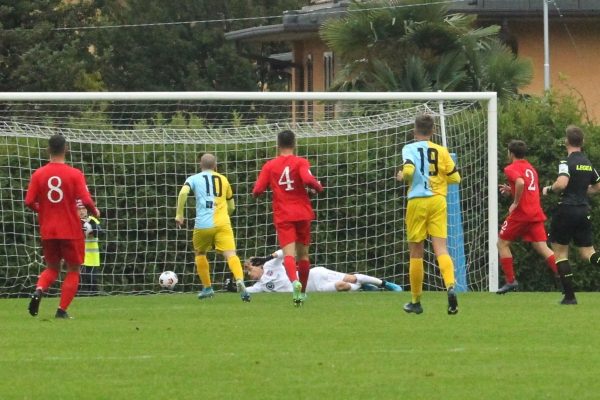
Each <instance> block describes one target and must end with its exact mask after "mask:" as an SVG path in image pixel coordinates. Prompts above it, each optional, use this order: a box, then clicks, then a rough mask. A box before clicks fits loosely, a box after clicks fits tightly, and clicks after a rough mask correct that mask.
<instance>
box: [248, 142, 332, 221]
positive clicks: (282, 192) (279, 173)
mask: <svg viewBox="0 0 600 400" xmlns="http://www.w3.org/2000/svg"><path fill="white" fill-rule="evenodd" d="M305 186H310V187H312V188H313V189H315V190H316V191H317V192H322V191H323V186H321V184H320V183H319V182H318V181H317V180H316V179H315V177H314V176H313V175H312V174H311V173H310V164H309V162H308V160H307V159H305V158H302V157H298V156H295V155H293V154H290V155H285V156H279V157H277V158H274V159H272V160H270V161H268V162H267V163H266V164H265V165H263V167H262V169H261V171H260V174H259V175H258V179H257V180H256V183H255V184H254V189H253V190H252V195H253V196H254V197H257V196H260V195H261V194H263V193H264V192H265V190H267V188H268V187H271V190H272V191H273V220H274V222H275V224H278V223H281V222H293V221H307V220H308V221H311V220H313V219H315V213H314V211H313V208H312V205H311V203H310V198H309V197H308V193H307V192H306V188H305Z"/></svg>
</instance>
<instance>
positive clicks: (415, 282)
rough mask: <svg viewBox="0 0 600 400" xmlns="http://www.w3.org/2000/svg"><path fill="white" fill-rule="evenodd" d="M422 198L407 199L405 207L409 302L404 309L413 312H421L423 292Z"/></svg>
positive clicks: (425, 220)
mask: <svg viewBox="0 0 600 400" xmlns="http://www.w3.org/2000/svg"><path fill="white" fill-rule="evenodd" d="M422 200H423V199H411V200H409V201H408V206H407V208H406V232H407V239H408V249H409V252H410V260H409V268H408V274H409V280H410V293H411V302H410V303H406V304H405V305H404V311H406V312H409V313H415V314H420V313H422V312H423V308H422V307H421V294H422V293H423V278H424V270H423V254H424V241H425V239H426V238H427V227H426V222H427V210H426V207H422V206H421V202H422Z"/></svg>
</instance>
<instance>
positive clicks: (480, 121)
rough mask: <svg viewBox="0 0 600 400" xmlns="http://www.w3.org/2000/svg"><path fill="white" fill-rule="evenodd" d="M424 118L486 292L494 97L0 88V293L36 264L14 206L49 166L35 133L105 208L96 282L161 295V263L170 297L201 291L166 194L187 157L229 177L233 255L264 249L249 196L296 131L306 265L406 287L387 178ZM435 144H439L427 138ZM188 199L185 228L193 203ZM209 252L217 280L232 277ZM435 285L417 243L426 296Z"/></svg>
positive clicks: (492, 258) (431, 263)
mask: <svg viewBox="0 0 600 400" xmlns="http://www.w3.org/2000/svg"><path fill="white" fill-rule="evenodd" d="M442 101H443V109H442V108H440V105H441V102H442ZM308 104H310V105H311V107H308ZM325 105H327V107H325ZM309 108H310V112H308V111H307V110H308V109H309ZM423 112H427V113H431V114H432V115H434V116H435V117H436V121H437V126H438V129H437V131H438V134H439V132H440V131H442V132H444V140H445V141H446V142H447V146H448V148H449V150H450V151H451V152H452V153H455V154H456V161H457V164H458V167H459V169H460V170H461V175H463V182H462V183H461V185H460V187H459V188H457V189H453V190H456V192H455V194H456V199H457V200H456V210H458V211H457V213H458V217H459V218H456V215H455V217H453V218H450V220H449V223H450V224H458V225H457V226H456V227H455V228H456V229H453V228H451V229H450V232H451V234H452V235H462V238H461V239H460V240H456V241H455V242H456V243H459V245H458V246H459V247H461V248H459V249H458V253H456V254H461V253H462V254H463V256H462V257H464V258H463V261H461V262H460V264H461V265H462V266H461V268H463V271H462V272H459V273H460V276H461V277H459V283H461V284H464V288H465V289H467V290H489V291H495V290H497V287H498V258H497V250H496V236H497V228H498V215H497V213H498V196H497V182H498V177H497V168H498V167H497V162H498V160H497V100H496V94H495V93H488V92H481V93H480V92H474V93H469V92H466V93H444V92H436V93H431V92H420V93H400V92H378V93H364V92H362V93H359V92H344V93H340V92H323V93H320V92H310V93H306V92H120V93H118V92H93V93H92V92H62V93H60V92H54V93H52V92H44V93H38V92H36V93H28V92H20V93H6V92H5V93H0V167H1V170H2V172H0V180H1V181H2V182H3V184H2V187H1V188H0V225H1V226H0V228H2V230H3V232H4V239H3V242H2V243H0V263H1V264H0V296H20V295H24V294H27V293H29V292H30V291H31V289H32V287H33V285H34V284H35V280H36V277H37V275H38V274H39V272H40V271H41V269H42V268H43V260H42V257H41V248H40V243H39V237H38V236H39V232H38V229H37V222H36V217H35V215H33V213H32V212H30V211H29V210H26V209H25V208H24V205H23V198H24V193H25V190H26V188H27V184H28V181H29V178H30V176H31V173H32V172H33V171H34V170H35V169H36V168H38V167H39V166H41V165H43V164H44V163H45V162H46V161H47V156H46V153H45V147H46V146H47V139H48V138H49V137H50V136H51V135H52V134H56V133H59V134H63V135H65V137H66V138H67V140H68V142H69V146H70V156H69V158H68V162H69V163H71V164H72V165H74V166H75V167H77V168H80V169H82V170H83V172H84V173H85V175H86V177H87V179H88V186H89V187H90V191H91V193H92V195H93V196H94V197H95V199H96V201H97V203H98V207H99V208H100V210H101V211H102V212H103V218H102V219H101V222H102V224H103V226H104V228H105V233H104V235H103V236H101V237H100V247H101V255H102V259H103V261H102V266H101V276H102V278H101V286H102V288H103V290H104V291H106V292H108V293H153V292H157V291H159V290H160V288H159V286H158V276H159V275H160V272H162V271H164V270H174V271H175V272H176V273H177V274H178V275H179V282H180V283H179V285H178V286H177V287H176V289H175V290H177V291H192V290H198V289H199V283H198V278H197V277H196V275H195V268H194V261H193V249H192V246H191V227H192V226H193V225H192V223H191V222H190V224H188V229H182V230H177V229H176V227H175V223H174V213H175V204H176V199H177V192H178V190H179V188H180V187H181V185H182V184H183V182H184V180H185V178H186V177H187V176H189V175H192V174H194V173H196V172H197V171H198V167H197V163H196V156H197V154H198V153H203V152H212V153H214V154H215V155H216V156H217V159H218V168H219V171H220V172H221V173H223V174H224V175H226V176H227V177H228V178H229V180H230V181H231V183H232V186H233V189H234V196H235V201H236V212H235V214H234V215H233V217H232V224H233V226H234V231H235V235H236V241H237V246H238V249H239V253H240V257H241V258H245V257H248V256H252V255H264V254H269V253H271V252H272V251H273V250H274V249H275V246H276V240H275V234H274V228H273V227H272V216H271V212H270V206H269V198H268V197H267V198H265V199H260V200H258V201H257V200H254V199H252V198H251V196H250V191H251V189H252V185H253V183H254V181H255V179H256V176H257V174H258V171H259V170H260V167H261V166H262V164H264V162H266V160H268V159H269V158H272V157H273V156H275V138H276V134H277V132H279V131H280V130H283V129H292V130H294V131H295V132H296V133H297V136H298V153H299V154H300V155H302V156H305V157H307V158H308V159H309V160H310V162H311V164H312V170H313V173H314V174H315V175H316V176H317V177H318V178H319V179H322V180H323V182H324V184H325V187H326V191H325V193H324V194H323V196H319V197H317V198H316V199H315V200H314V205H315V209H316V212H317V221H316V222H315V224H314V225H313V233H314V235H313V245H312V247H311V250H312V251H311V253H312V254H313V256H312V260H313V265H319V266H326V267H329V268H332V269H336V270H338V271H341V272H361V273H367V274H371V275H375V276H378V277H380V278H385V279H390V280H394V281H396V282H397V283H399V284H401V285H403V286H407V285H408V248H407V245H406V238H405V227H404V212H405V207H406V196H405V195H406V186H405V185H403V184H399V183H398V182H396V181H395V179H394V175H395V172H396V171H397V170H398V168H399V167H400V165H401V162H402V160H401V158H402V157H401V149H402V146H403V145H404V144H406V143H409V142H410V140H411V131H412V127H413V124H414V117H415V116H416V115H418V114H419V113H423ZM442 125H443V126H442ZM434 141H439V142H440V143H441V142H442V140H441V138H440V136H438V135H436V137H435V138H434ZM452 196H454V194H452ZM188 203H189V204H188V207H187V210H186V214H187V215H186V217H187V219H188V221H189V220H191V219H193V214H194V210H193V200H189V201H188ZM449 203H450V200H449ZM449 207H454V206H450V205H449ZM449 212H452V210H451V209H449ZM454 232H458V233H454ZM453 239H456V238H454V237H452V238H450V239H449V242H452V241H453ZM211 257H212V258H211V259H210V260H211V269H212V270H213V276H214V281H215V282H216V283H217V284H220V283H221V282H222V281H223V280H224V279H225V278H226V277H227V276H228V271H227V269H226V267H225V263H224V262H223V261H222V260H221V259H219V258H215V257H214V256H211ZM453 257H454V258H457V257H460V256H457V255H455V253H453ZM461 279H462V280H461ZM442 287H443V284H442V282H441V279H440V278H439V274H437V272H436V268H435V259H434V257H433V256H432V253H431V251H430V250H428V251H427V254H426V279H425V288H426V289H429V290H436V289H441V288H442Z"/></svg>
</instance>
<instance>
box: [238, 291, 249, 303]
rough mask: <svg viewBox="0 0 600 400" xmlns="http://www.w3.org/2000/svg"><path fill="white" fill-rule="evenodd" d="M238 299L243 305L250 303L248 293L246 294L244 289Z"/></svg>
mask: <svg viewBox="0 0 600 400" xmlns="http://www.w3.org/2000/svg"><path fill="white" fill-rule="evenodd" d="M240 297H241V298H242V301H243V302H244V303H250V293H248V292H247V291H246V290H245V289H244V291H243V292H242V293H241V294H240Z"/></svg>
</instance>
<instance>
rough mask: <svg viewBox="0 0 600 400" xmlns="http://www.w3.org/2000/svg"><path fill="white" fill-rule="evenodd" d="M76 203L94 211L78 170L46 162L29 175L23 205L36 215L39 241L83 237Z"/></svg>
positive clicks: (94, 208)
mask: <svg viewBox="0 0 600 400" xmlns="http://www.w3.org/2000/svg"><path fill="white" fill-rule="evenodd" d="M77 200H81V202H82V203H83V204H84V205H85V206H86V208H87V209H88V210H92V211H93V210H96V206H95V204H94V201H93V200H92V197H91V196H90V193H89V191H88V188H87V185H86V184H85V177H84V176H83V172H81V171H80V170H78V169H77V168H73V167H71V166H69V165H67V164H64V163H56V162H49V163H48V164H46V165H44V166H43V167H41V168H38V169H37V170H36V171H35V172H34V173H33V175H31V181H30V182H29V188H28V189H27V195H26V196H25V205H26V206H27V207H29V208H31V209H32V210H34V211H36V212H38V213H39V221H40V234H41V236H42V240H48V239H80V238H82V237H83V236H82V235H83V231H82V230H81V220H80V219H79V213H78V211H77V204H76V202H77ZM93 213H94V214H95V213H96V212H95V211H93Z"/></svg>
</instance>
